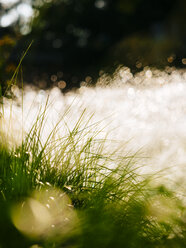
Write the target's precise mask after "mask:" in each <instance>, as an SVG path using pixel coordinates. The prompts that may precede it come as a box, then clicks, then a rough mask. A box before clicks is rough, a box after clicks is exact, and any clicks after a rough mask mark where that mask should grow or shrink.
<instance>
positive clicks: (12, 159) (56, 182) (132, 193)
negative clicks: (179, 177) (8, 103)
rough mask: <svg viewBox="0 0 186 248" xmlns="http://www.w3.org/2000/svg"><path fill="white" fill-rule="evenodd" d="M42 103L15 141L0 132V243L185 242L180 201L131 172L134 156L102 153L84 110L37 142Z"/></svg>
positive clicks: (161, 244)
mask: <svg viewBox="0 0 186 248" xmlns="http://www.w3.org/2000/svg"><path fill="white" fill-rule="evenodd" d="M47 108H48V100H47V102H46V104H45V107H44V110H43V111H41V112H40V113H39V114H38V116H37V118H36V121H35V123H34V124H33V126H32V128H31V129H30V131H29V132H28V133H27V135H26V137H25V138H24V139H23V140H22V143H21V145H19V146H17V145H15V146H9V145H8V142H7V140H6V139H5V138H3V135H4V134H3V133H1V139H0V140H1V143H0V210H1V215H0V219H1V225H0V245H1V247H86V248H87V247H96V248H97V247H100V248H104V247H130V248H131V247H136V248H140V247H143V248H144V247H185V245H186V236H185V231H186V230H185V208H184V204H183V203H182V201H181V200H179V199H178V198H177V197H176V196H175V194H174V193H173V192H171V191H170V190H168V189H166V187H165V186H162V185H161V186H157V187H153V186H152V180H153V177H152V178H148V179H147V178H144V177H142V176H140V175H138V173H137V169H136V165H135V162H134V161H135V160H136V158H135V155H132V156H129V155H127V156H125V155H123V154H121V153H120V151H119V150H117V149H116V150H113V152H109V153H108V152H106V149H105V147H106V146H107V143H108V144H109V145H110V144H111V141H109V140H108V139H107V137H105V138H104V139H99V138H98V137H99V132H101V131H102V130H99V123H95V124H94V125H92V124H90V119H91V116H90V117H87V116H86V115H87V114H86V110H85V111H83V112H82V114H81V115H80V116H79V119H78V121H77V122H76V124H75V125H74V127H73V128H72V129H70V128H69V127H68V125H67V124H65V121H64V120H65V118H64V117H65V115H64V116H62V118H61V119H60V120H59V122H58V123H57V124H56V125H55V126H54V128H53V130H52V132H51V133H50V134H49V135H48V136H47V137H45V140H44V141H43V139H42V135H43V130H44V128H45V119H46V116H47ZM68 111H70V110H69V109H67V112H68ZM2 118H3V117H2ZM62 127H63V128H65V129H66V130H67V132H65V135H64V136H62V137H61V136H60V137H59V135H58V130H59V129H61V128H62ZM96 130H97V131H96ZM5 140H6V142H5ZM113 147H114V146H113Z"/></svg>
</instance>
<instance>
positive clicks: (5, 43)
mask: <svg viewBox="0 0 186 248" xmlns="http://www.w3.org/2000/svg"><path fill="white" fill-rule="evenodd" d="M185 25H186V1H185V0H177V1H175V0H151V1H149V0H0V82H1V85H4V84H5V82H6V81H7V80H8V79H10V77H11V75H12V74H13V73H14V71H15V68H16V66H17V64H18V63H19V60H20V58H21V56H22V54H23V53H24V51H25V50H26V48H27V47H28V46H29V44H30V43H31V41H32V40H33V41H34V42H33V44H32V46H31V48H30V50H29V51H28V53H27V55H26V57H25V59H24V63H23V73H24V81H26V82H28V83H33V84H36V85H37V86H39V87H40V88H46V87H50V86H53V85H57V86H58V87H59V88H61V89H65V90H69V89H72V88H76V87H79V86H80V84H81V82H82V81H84V82H86V83H92V84H93V83H94V82H95V81H96V79H97V78H98V77H99V76H100V75H101V74H102V73H103V72H106V73H113V71H114V70H115V69H116V68H117V67H118V66H119V65H124V66H128V67H130V69H131V70H132V72H133V73H135V72H137V71H140V70H142V69H143V68H144V67H145V66H150V67H156V68H159V69H164V68H165V67H166V66H176V67H177V68H183V67H185V66H186V28H185Z"/></svg>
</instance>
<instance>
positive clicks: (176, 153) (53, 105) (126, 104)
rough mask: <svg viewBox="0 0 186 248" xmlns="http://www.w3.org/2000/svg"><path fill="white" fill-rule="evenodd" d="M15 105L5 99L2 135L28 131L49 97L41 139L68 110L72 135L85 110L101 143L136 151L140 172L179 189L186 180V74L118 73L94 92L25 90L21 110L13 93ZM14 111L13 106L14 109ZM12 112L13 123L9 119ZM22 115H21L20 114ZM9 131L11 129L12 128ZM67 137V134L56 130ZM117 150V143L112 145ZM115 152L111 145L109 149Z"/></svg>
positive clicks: (85, 89) (83, 89)
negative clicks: (107, 141) (157, 174)
mask: <svg viewBox="0 0 186 248" xmlns="http://www.w3.org/2000/svg"><path fill="white" fill-rule="evenodd" d="M13 91H14V93H15V95H17V97H18V98H17V100H16V101H14V102H13V104H12V102H11V101H7V100H5V105H4V116H5V120H4V125H3V124H2V123H1V127H2V129H3V128H4V132H7V133H8V134H9V135H10V134H11V132H10V130H13V131H12V132H13V134H11V136H13V137H15V138H14V139H15V140H18V138H17V137H18V136H19V137H21V135H22V132H21V130H22V125H23V128H24V130H25V132H27V131H28V130H29V128H30V127H31V126H32V124H33V123H34V120H35V118H36V116H37V114H38V113H39V111H40V108H41V107H42V108H44V106H45V103H46V101H47V96H48V95H49V106H48V111H47V117H46V118H45V120H46V123H45V129H44V132H43V140H44V139H45V138H46V137H47V135H48V134H49V133H50V132H51V130H52V128H53V127H54V125H55V123H56V122H57V121H58V120H59V119H60V116H62V115H63V114H64V112H65V111H66V109H67V108H68V107H70V110H69V113H67V115H66V116H65V117H64V119H65V122H66V123H67V125H68V127H69V128H70V129H71V130H72V128H73V127H74V125H75V123H76V122H77V120H78V118H79V117H80V115H81V114H82V111H83V110H84V109H86V112H85V116H84V121H86V120H87V119H88V118H89V117H90V116H91V115H92V114H94V115H93V117H92V119H91V120H90V122H89V125H90V124H91V123H97V122H98V121H101V122H100V123H98V124H96V125H95V129H97V130H98V129H101V128H103V127H104V129H103V131H102V132H101V133H99V134H98V138H104V137H105V134H107V135H108V139H112V140H115V141H117V145H118V146H119V147H123V148H122V149H123V155H125V153H127V152H130V154H131V153H135V152H138V155H137V156H138V157H141V158H139V162H138V163H139V164H140V163H141V164H144V165H145V167H144V169H142V172H145V173H149V172H157V171H160V170H164V169H165V170H164V171H163V173H164V174H165V175H166V177H167V178H168V180H169V181H168V182H170V184H171V182H172V180H174V181H177V182H179V183H180V185H181V184H183V183H184V178H185V175H186V71H184V70H176V69H170V68H168V69H167V70H166V71H163V72H160V71H158V70H150V69H148V68H147V69H145V70H144V71H142V72H140V73H139V74H136V75H132V74H131V73H130V70H129V69H128V68H121V69H120V70H118V71H117V72H116V73H115V75H114V76H113V78H109V77H106V76H102V77H101V78H100V79H99V80H98V82H97V85H96V86H95V87H88V86H83V87H81V88H80V89H79V90H78V91H76V92H70V93H68V94H66V95H64V94H63V93H61V91H60V90H59V89H58V88H53V89H51V90H49V91H43V90H34V89H32V88H28V87H27V88H25V90H24V96H23V107H22V106H21V105H22V98H21V92H20V91H18V90H17V88H16V87H14V88H13ZM11 106H12V107H11ZM10 113H11V123H10V122H9V120H10V117H9V116H10ZM22 113H23V114H22ZM10 126H11V128H10ZM58 132H59V134H60V135H64V132H65V129H64V128H63V127H61V129H60V130H59V131H58ZM113 144H114V146H115V145H116V143H115V142H114V143H113ZM105 149H109V150H110V151H111V152H112V150H113V147H112V142H111V143H110V145H109V147H106V148H105Z"/></svg>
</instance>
